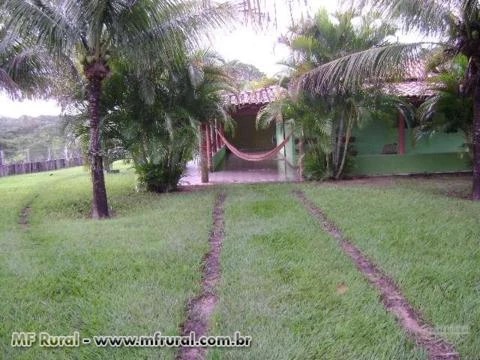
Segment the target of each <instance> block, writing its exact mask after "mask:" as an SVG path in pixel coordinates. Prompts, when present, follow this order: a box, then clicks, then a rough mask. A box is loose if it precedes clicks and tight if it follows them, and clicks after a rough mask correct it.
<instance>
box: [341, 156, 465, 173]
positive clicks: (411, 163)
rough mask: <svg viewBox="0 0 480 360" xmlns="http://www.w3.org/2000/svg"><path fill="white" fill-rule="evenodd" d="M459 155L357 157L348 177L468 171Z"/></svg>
mask: <svg viewBox="0 0 480 360" xmlns="http://www.w3.org/2000/svg"><path fill="white" fill-rule="evenodd" d="M470 170H471V166H470V165H469V164H468V161H467V158H466V156H463V158H462V156H461V154H459V153H437V154H406V155H358V156H355V157H354V164H353V167H352V169H350V171H349V173H348V175H399V174H424V173H444V172H460V171H470Z"/></svg>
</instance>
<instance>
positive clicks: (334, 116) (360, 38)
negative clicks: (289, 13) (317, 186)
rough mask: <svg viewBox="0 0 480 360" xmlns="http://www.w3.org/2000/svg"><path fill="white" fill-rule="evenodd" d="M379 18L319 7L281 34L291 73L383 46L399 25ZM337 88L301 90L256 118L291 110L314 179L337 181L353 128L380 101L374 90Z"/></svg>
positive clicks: (387, 101) (295, 74) (264, 119)
mask: <svg viewBox="0 0 480 360" xmlns="http://www.w3.org/2000/svg"><path fill="white" fill-rule="evenodd" d="M378 20H379V19H378V14H376V13H370V14H369V15H366V16H363V17H362V16H360V13H359V12H358V11H356V10H348V11H345V12H337V13H336V14H334V15H333V16H330V15H329V14H328V13H327V11H326V10H320V11H319V12H318V13H317V14H315V16H314V17H313V18H311V19H308V20H306V21H302V22H300V23H299V24H294V25H293V26H292V27H291V28H290V33H289V35H288V36H282V38H281V42H282V43H283V44H285V45H287V46H288V47H289V49H290V57H289V58H288V59H287V61H286V62H284V64H285V65H287V66H289V68H290V69H291V71H290V76H292V77H293V78H294V79H296V78H298V77H301V76H302V75H303V74H305V73H308V72H309V71H311V70H312V69H315V68H317V67H319V66H322V65H323V64H325V63H329V62H331V61H332V60H334V59H338V58H342V57H345V56H348V55H349V54H351V53H355V52H358V51H361V50H365V49H369V48H371V47H372V46H382V45H383V44H384V43H386V39H387V37H388V36H390V35H392V34H393V33H394V31H395V28H394V27H392V26H391V25H389V24H387V23H385V22H379V21H378ZM293 82H295V80H294V81H293ZM336 90H337V91H336V92H332V91H331V92H329V93H325V94H322V95H324V96H322V97H315V96H312V95H311V94H301V95H300V96H298V97H297V98H295V96H294V97H290V98H289V99H286V100H279V101H278V103H282V102H284V104H283V106H282V105H278V104H276V103H272V104H270V105H268V106H267V107H266V108H265V109H264V110H263V111H261V112H260V113H259V117H258V121H259V123H266V122H268V120H270V121H271V120H272V119H274V118H275V116H272V114H274V113H275V111H277V112H278V110H279V109H280V108H283V109H282V110H283V111H282V112H283V115H286V114H289V115H288V116H287V118H290V117H291V118H294V119H296V121H297V123H298V124H299V125H302V127H303V131H304V134H305V135H306V137H305V138H306V139H305V142H306V150H307V154H306V155H307V157H306V158H307V160H308V162H307V164H306V174H307V173H308V172H309V169H308V168H309V167H311V168H313V167H316V169H315V170H314V172H315V174H316V175H315V176H313V177H312V178H315V179H324V178H334V179H339V178H340V177H341V176H342V175H343V173H344V169H345V167H346V164H347V156H348V153H349V143H350V139H351V134H352V130H353V127H354V126H355V125H361V124H362V123H364V122H366V121H367V120H368V119H369V118H371V116H372V114H373V110H374V109H378V108H379V105H380V104H379V103H380V102H379V101H376V97H377V94H373V95H375V96H372V93H371V92H372V91H373V90H374V89H371V90H372V91H371V92H370V93H367V92H365V91H352V90H351V89H348V88H341V87H338V88H336ZM382 99H383V103H385V104H389V105H391V106H395V103H394V102H393V101H392V100H393V99H386V98H382ZM277 118H279V117H278V116H277ZM309 165H312V166H309Z"/></svg>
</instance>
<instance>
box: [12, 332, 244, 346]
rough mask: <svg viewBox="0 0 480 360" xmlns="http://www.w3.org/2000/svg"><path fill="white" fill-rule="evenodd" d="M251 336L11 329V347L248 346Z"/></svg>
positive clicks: (237, 334)
mask: <svg viewBox="0 0 480 360" xmlns="http://www.w3.org/2000/svg"><path fill="white" fill-rule="evenodd" d="M251 343H252V338H251V337H250V336H245V335H241V334H240V332H239V331H237V332H235V333H234V334H233V336H199V337H198V338H197V336H196V334H195V333H194V332H191V333H190V334H189V335H188V336H167V335H162V333H161V332H160V331H157V332H155V333H154V334H153V335H145V336H136V335H97V336H91V337H82V336H80V333H79V332H78V331H75V332H74V333H73V334H71V335H52V334H49V333H48V332H44V331H43V332H23V331H19V332H13V333H12V340H11V346H12V347H21V348H25V347H31V346H40V347H45V348H58V347H79V346H82V345H93V346H97V347H167V348H178V347H231V348H233V347H238V348H244V347H249V346H250V345H251Z"/></svg>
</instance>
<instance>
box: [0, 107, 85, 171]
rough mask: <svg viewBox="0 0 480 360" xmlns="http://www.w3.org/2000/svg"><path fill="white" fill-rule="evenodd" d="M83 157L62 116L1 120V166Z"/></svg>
mask: <svg viewBox="0 0 480 360" xmlns="http://www.w3.org/2000/svg"><path fill="white" fill-rule="evenodd" d="M2 155H3V158H2ZM79 156H81V153H80V150H79V148H78V147H77V146H76V145H75V144H74V142H73V141H72V139H69V136H68V135H65V134H64V131H63V122H62V119H61V117H59V116H38V117H30V116H22V117H20V118H7V117H0V162H2V161H3V163H4V164H12V163H22V162H36V161H46V160H51V159H66V158H73V157H79Z"/></svg>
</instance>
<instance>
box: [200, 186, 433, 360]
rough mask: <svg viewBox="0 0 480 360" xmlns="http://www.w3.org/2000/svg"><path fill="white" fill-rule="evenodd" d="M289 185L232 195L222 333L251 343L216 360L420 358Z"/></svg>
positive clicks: (219, 320)
mask: <svg viewBox="0 0 480 360" xmlns="http://www.w3.org/2000/svg"><path fill="white" fill-rule="evenodd" d="M292 188H293V187H292V186H290V185H285V186H282V185H258V186H245V187H231V188H229V198H228V200H227V204H228V205H227V206H226V213H225V216H226V237H225V243H224V248H223V253H222V257H221V262H222V264H223V268H222V280H221V285H220V290H219V301H220V304H219V307H218V311H217V315H216V316H215V318H214V328H213V330H212V333H215V334H233V333H234V332H235V331H237V330H239V331H241V332H242V333H244V334H248V335H250V336H252V337H253V344H252V346H251V348H250V349H247V350H238V349H235V350H213V351H210V352H209V354H210V356H209V358H210V359H389V360H390V359H423V358H426V357H425V354H423V353H421V352H420V351H419V350H418V349H414V348H413V344H412V343H411V342H410V341H409V340H408V339H407V338H406V337H405V335H404V334H403V333H402V331H401V330H400V328H399V327H398V326H397V325H396V324H395V322H394V320H393V318H392V317H391V316H390V315H388V314H387V313H386V312H385V310H384V309H383V307H382V305H381V304H380V303H379V301H378V299H377V295H376V293H375V291H374V290H373V289H372V288H371V287H370V286H369V285H368V284H367V283H366V281H365V280H364V279H363V276H362V275H361V274H359V273H358V271H357V270H356V269H355V267H354V265H353V264H352V262H351V261H350V259H348V258H347V257H345V256H344V255H343V254H342V253H341V251H340V250H339V248H338V247H337V245H336V242H335V240H334V239H333V238H331V237H329V236H328V235H327V234H326V233H323V232H322V231H321V230H320V228H319V226H318V223H317V222H316V220H315V219H313V218H312V217H311V216H310V215H309V214H308V213H307V211H306V210H305V209H304V208H303V206H302V205H301V204H300V203H299V202H298V201H297V200H296V198H295V197H294V196H293V195H291V194H290V191H291V189H292Z"/></svg>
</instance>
